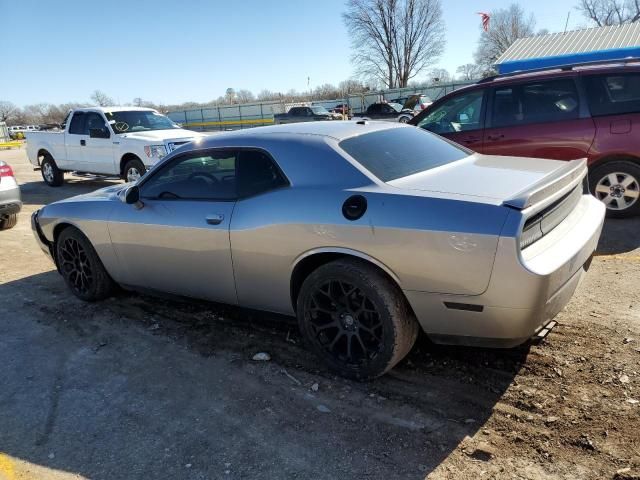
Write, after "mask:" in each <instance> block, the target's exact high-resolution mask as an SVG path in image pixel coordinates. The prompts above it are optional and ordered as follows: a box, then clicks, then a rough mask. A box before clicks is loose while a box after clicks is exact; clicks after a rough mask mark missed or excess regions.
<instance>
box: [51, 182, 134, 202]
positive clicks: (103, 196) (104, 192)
mask: <svg viewBox="0 0 640 480" xmlns="http://www.w3.org/2000/svg"><path fill="white" fill-rule="evenodd" d="M131 185H133V184H132V183H120V184H118V185H111V186H109V187H104V188H100V189H98V190H94V191H93V192H90V193H84V194H82V195H76V196H74V197H69V198H65V199H63V200H58V201H57V202H55V203H71V202H91V201H95V200H117V199H118V194H119V193H120V192H121V191H123V190H125V189H126V188H127V187H129V186H131Z"/></svg>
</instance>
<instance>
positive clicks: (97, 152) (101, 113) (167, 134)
mask: <svg viewBox="0 0 640 480" xmlns="http://www.w3.org/2000/svg"><path fill="white" fill-rule="evenodd" d="M26 136H27V156H28V157H29V161H30V162H31V163H32V164H33V166H34V167H35V168H40V169H41V171H42V178H43V179H44V181H45V182H46V183H47V184H48V185H50V186H52V187H57V186H60V185H62V182H63V181H64V172H71V171H75V172H80V173H96V174H102V175H117V176H119V177H121V178H123V179H124V180H126V181H128V182H133V181H135V180H137V179H138V178H140V177H141V176H142V175H144V174H145V172H146V171H147V170H148V169H149V168H151V166H153V164H155V163H156V162H157V161H158V160H160V159H161V158H162V157H164V156H165V155H167V154H169V153H171V152H172V151H173V150H175V149H176V148H178V147H179V146H181V145H183V144H185V143H188V142H190V141H192V140H195V139H196V138H199V137H203V136H205V135H204V134H202V133H197V132H192V131H189V130H184V129H183V128H180V127H179V126H178V125H176V124H175V123H173V122H172V121H171V120H170V119H169V118H167V117H165V116H164V115H161V114H160V113H158V112H157V111H155V110H153V109H151V108H137V107H91V108H78V109H75V110H73V111H71V112H69V115H67V118H66V119H65V122H64V130H63V131H59V132H27V134H26Z"/></svg>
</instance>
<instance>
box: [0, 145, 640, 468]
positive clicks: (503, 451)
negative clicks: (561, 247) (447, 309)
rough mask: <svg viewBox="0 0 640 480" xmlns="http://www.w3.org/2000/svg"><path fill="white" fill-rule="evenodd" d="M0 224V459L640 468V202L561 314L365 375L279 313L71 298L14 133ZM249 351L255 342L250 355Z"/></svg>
mask: <svg viewBox="0 0 640 480" xmlns="http://www.w3.org/2000/svg"><path fill="white" fill-rule="evenodd" d="M0 159H3V160H6V161H8V162H9V163H10V164H11V165H12V166H13V167H14V170H15V172H16V175H17V178H18V180H19V181H20V183H21V184H22V192H23V197H24V201H25V206H24V210H23V212H22V213H21V216H20V220H19V223H18V225H17V227H15V228H14V229H12V230H9V231H6V232H1V233H0V305H1V310H0V311H1V313H0V365H2V367H3V368H2V369H1V370H0V479H1V480H14V479H31V478H38V479H40V478H42V479H70V478H92V479H108V480H114V479H152V478H186V479H205V478H207V479H209V478H211V479H213V478H222V479H236V478H238V479H239V478H305V479H306V478H314V479H325V478H327V479H329V478H340V479H342V478H363V479H366V478H384V479H396V478H397V479H424V478H433V479H463V480H464V479H473V480H476V479H482V478H497V479H502V478H505V479H507V478H508V479H514V478H518V479H556V478H561V479H613V478H616V479H620V480H622V479H632V478H633V479H640V403H639V402H638V401H640V374H639V372H640V295H639V293H640V280H639V277H640V275H639V274H640V219H635V220H627V221H607V223H606V225H605V232H604V235H603V239H602V241H601V245H600V247H599V251H598V253H599V255H598V256H597V257H596V258H595V259H594V261H593V263H592V266H591V270H590V271H589V274H588V276H587V278H586V280H585V281H584V282H583V284H582V285H581V287H580V289H579V291H578V292H577V294H576V296H575V297H574V299H573V300H572V301H571V303H570V304H569V305H568V307H567V308H566V309H565V310H564V311H563V312H562V313H561V314H560V316H559V317H558V320H559V326H558V327H556V328H555V329H554V330H553V331H552V333H551V335H550V336H549V337H548V338H547V339H546V340H545V341H544V342H542V343H540V344H538V345H526V346H523V347H519V348H517V349H512V350H487V349H471V348H460V347H457V348H453V347H436V346H434V345H431V344H430V343H429V341H428V340H427V339H426V338H420V339H419V341H418V344H417V345H416V348H415V349H414V351H413V352H412V353H411V354H410V355H409V357H408V359H407V360H405V361H404V362H402V363H401V364H400V365H399V366H398V367H396V368H395V369H394V370H393V371H392V372H391V373H390V374H388V375H386V376H385V377H383V378H381V379H379V380H377V381H375V382H371V383H354V382H351V381H347V380H344V379H341V378H339V377H335V376H333V375H332V374H330V373H329V372H327V371H326V370H325V369H324V368H323V367H322V366H321V365H319V364H318V362H317V361H316V360H315V358H314V357H313V356H312V355H311V354H310V353H309V352H307V351H306V350H305V349H304V347H303V346H302V345H301V341H300V338H299V336H298V333H297V330H296V326H295V323H294V322H293V321H292V319H289V318H283V317H276V316H273V315H269V314H263V313H258V312H247V311H242V310H238V309H233V308H231V307H224V306H216V305H210V304H202V303H189V304H187V303H179V302H175V301H168V300H163V299H157V298H152V297H147V296H142V295H137V294H131V293H122V294H120V295H119V296H117V297H115V298H112V299H109V300H107V301H105V302H101V303H96V304H86V303H82V302H81V301H79V300H77V299H76V298H75V297H73V296H72V294H71V293H70V292H68V291H67V289H66V288H65V286H64V284H63V282H62V279H61V278H60V277H59V275H58V274H57V273H56V272H55V271H54V269H53V265H52V264H51V263H49V261H48V260H47V259H46V258H45V256H44V255H43V254H42V253H41V252H40V250H39V248H38V247H37V245H36V243H35V240H34V239H33V238H32V234H31V231H30V225H29V215H30V214H31V212H32V211H34V210H35V209H37V208H39V207H40V206H41V205H43V204H46V203H49V202H52V201H55V200H58V199H61V198H65V197H69V196H72V195H76V194H79V193H84V192H87V191H90V190H93V189H96V188H99V187H102V186H105V185H108V184H109V183H112V182H108V181H98V180H83V179H75V178H73V177H68V178H69V180H68V182H67V183H65V185H64V186H63V187H61V188H58V189H54V188H50V187H47V186H46V185H44V184H43V182H42V181H41V179H40V174H39V172H34V171H32V169H31V168H30V166H29V164H28V162H27V160H26V155H25V152H24V150H9V151H0ZM257 352H268V353H269V354H270V355H271V360H270V361H265V362H256V361H253V360H252V357H253V355H254V354H255V353H257Z"/></svg>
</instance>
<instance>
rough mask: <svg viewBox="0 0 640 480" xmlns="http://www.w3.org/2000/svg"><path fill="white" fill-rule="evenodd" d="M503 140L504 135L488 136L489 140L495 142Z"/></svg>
mask: <svg viewBox="0 0 640 480" xmlns="http://www.w3.org/2000/svg"><path fill="white" fill-rule="evenodd" d="M501 138H504V135H503V134H500V135H487V140H492V141H495V140H500V139H501Z"/></svg>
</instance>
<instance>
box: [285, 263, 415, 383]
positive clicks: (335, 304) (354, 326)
mask: <svg viewBox="0 0 640 480" xmlns="http://www.w3.org/2000/svg"><path fill="white" fill-rule="evenodd" d="M296 303H297V316H298V324H299V326H300V331H301V333H302V336H303V337H304V338H305V339H306V341H307V343H308V344H309V346H310V348H311V350H312V351H314V352H315V353H316V355H318V356H319V357H320V358H321V359H322V360H323V361H324V362H325V363H326V364H327V365H328V366H329V368H330V369H331V370H333V371H335V372H336V373H338V374H340V375H342V376H345V377H348V378H353V379H356V380H371V379H373V378H376V377H379V376H380V375H383V374H384V373H385V372H387V371H389V370H390V369H391V368H393V367H394V365H396V364H397V363H398V362H399V361H400V360H402V359H403V358H404V357H405V356H406V355H407V354H408V353H409V351H410V350H411V348H412V347H413V344H414V343H415V340H416V337H417V335H418V322H417V321H416V319H415V317H414V315H413V312H412V311H411V308H410V307H409V305H408V303H407V301H406V299H405V298H404V295H403V294H402V292H401V291H400V289H399V288H398V287H397V286H396V285H395V284H394V283H393V282H392V281H391V280H390V279H389V278H388V277H387V276H385V275H384V274H383V273H382V272H380V271H379V270H378V269H377V268H375V267H374V266H372V265H370V264H368V263H366V262H364V261H361V260H357V259H344V260H336V261H333V262H330V263H327V264H325V265H322V266H321V267H319V268H318V269H316V270H315V271H314V272H312V273H311V274H310V275H309V276H308V277H307V278H306V279H305V281H304V282H303V284H302V288H301V289H300V294H299V295H298V299H297V302H296ZM356 307H357V308H356Z"/></svg>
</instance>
